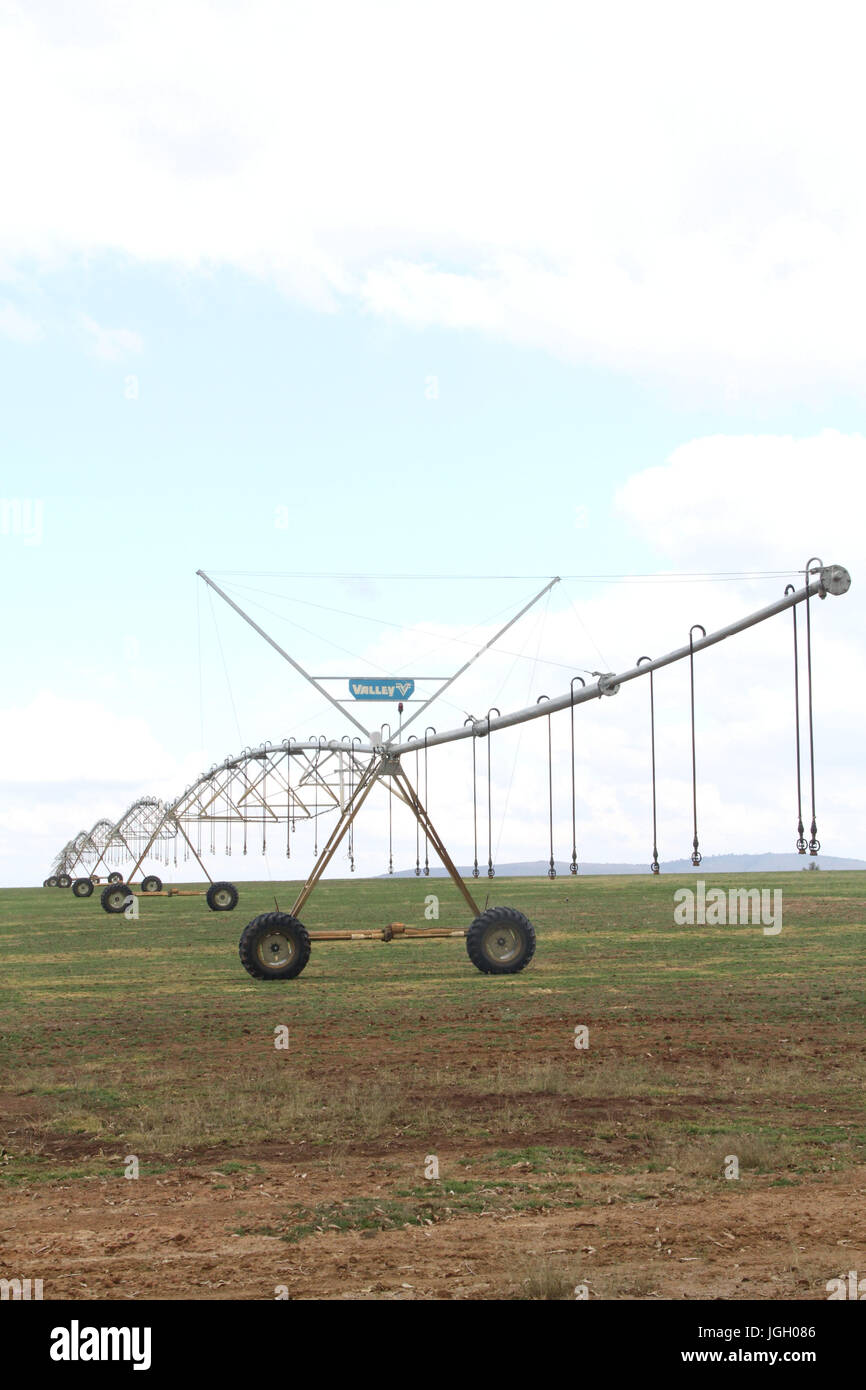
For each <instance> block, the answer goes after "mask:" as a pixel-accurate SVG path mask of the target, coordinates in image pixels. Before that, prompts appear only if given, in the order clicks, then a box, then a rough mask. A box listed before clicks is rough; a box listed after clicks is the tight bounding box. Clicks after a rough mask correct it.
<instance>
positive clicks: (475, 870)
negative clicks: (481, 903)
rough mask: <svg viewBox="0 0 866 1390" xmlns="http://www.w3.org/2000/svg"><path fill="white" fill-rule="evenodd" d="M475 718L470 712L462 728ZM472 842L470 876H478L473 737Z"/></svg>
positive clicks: (476, 800) (476, 793) (476, 791)
mask: <svg viewBox="0 0 866 1390" xmlns="http://www.w3.org/2000/svg"><path fill="white" fill-rule="evenodd" d="M474 723H475V720H474V719H473V718H472V715H471V714H470V715H469V716H468V717H467V718H466V719H464V721H463V725H464V728H465V726H466V725H467V724H474ZM472 844H473V849H474V856H475V857H474V859H473V861H472V877H473V878H477V877H478V783H477V776H476V762H475V739H474V738H473V740H472Z"/></svg>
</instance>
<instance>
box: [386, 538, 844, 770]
mask: <svg viewBox="0 0 866 1390" xmlns="http://www.w3.org/2000/svg"><path fill="white" fill-rule="evenodd" d="M813 572H814V571H813ZM850 587H851V576H850V575H849V573H848V571H847V570H846V569H844V568H843V567H842V566H841V565H824V566H822V567H821V569H820V570H819V571H818V577H817V578H816V579H813V580H811V581H810V582H809V583H808V584H806V585H805V587H804V588H802V589H798V590H797V591H796V592H795V593H793V594H786V595H785V596H784V597H783V598H780V599H777V601H776V602H775V603H771V604H768V605H767V607H766V608H760V609H759V610H758V611H757V612H756V613H750V614H749V615H748V616H747V617H745V618H740V619H739V620H738V621H737V622H735V623H729V624H728V626H727V627H722V628H719V630H718V631H717V632H711V633H709V634H708V635H707V636H706V637H701V638H698V640H697V641H692V640H690V641H689V645H688V646H686V647H678V648H677V650H676V651H673V652H668V653H667V655H666V656H660V657H657V658H656V660H655V661H649V662H645V663H644V664H643V665H639V666H632V667H631V669H630V670H628V671H623V672H621V673H620V674H614V672H612V671H611V672H608V673H607V674H601V673H599V672H597V671H595V672H593V675H596V676H597V677H598V679H597V680H596V682H595V683H594V684H593V685H588V686H586V687H585V688H581V689H580V690H577V691H574V690H571V691H568V692H567V693H566V694H564V695H557V696H555V697H554V698H553V699H551V700H550V701H549V702H548V703H545V704H543V705H530V706H529V708H527V709H521V710H514V711H513V712H512V713H511V714H503V715H500V716H499V717H498V718H496V719H492V720H491V719H490V718H489V717H488V718H485V719H478V720H476V721H475V722H474V723H473V724H471V725H468V726H467V727H465V728H461V729H446V730H444V731H443V732H442V733H441V734H434V735H433V736H432V737H431V738H430V739H429V740H428V747H430V748H432V747H433V746H434V745H435V744H440V743H456V742H457V741H458V740H459V739H464V738H484V737H486V736H487V735H489V734H490V733H493V732H495V731H496V730H497V729H507V728H510V727H511V726H512V725H514V724H523V723H525V722H526V721H527V720H529V719H543V718H546V717H547V715H549V714H556V713H557V711H558V710H563V709H568V708H569V707H570V706H572V705H580V704H583V703H584V702H585V701H587V700H597V699H599V698H600V697H601V696H602V695H615V694H616V693H617V691H618V690H619V688H620V686H622V685H625V683H626V681H633V680H637V679H638V677H639V676H645V675H647V674H648V673H649V672H650V671H658V670H660V669H661V667H663V666H671V665H673V663H674V662H676V661H683V660H684V659H685V658H686V657H692V656H694V653H695V652H699V651H703V649H704V648H705V647H712V646H715V645H716V643H718V642H724V641H725V639H726V638H728V637H733V636H734V635H735V634H736V633H738V632H744V631H745V630H746V629H747V628H750V627H755V626H756V625H757V624H758V623H763V622H766V621H767V619H768V618H774V617H775V616H776V615H777V614H778V613H784V612H785V611H786V609H788V608H793V607H794V606H795V604H798V603H804V602H805V601H806V600H808V599H810V598H813V597H814V596H815V595H816V594H817V595H818V596H819V597H821V598H825V597H826V596H827V594H834V595H838V594H845V593H847V592H848V589H849V588H850ZM807 611H808V610H807ZM388 750H389V752H391V753H393V754H395V755H397V756H398V757H399V756H400V755H401V754H402V753H405V752H407V751H408V745H407V744H402V743H399V744H394V743H389V744H388ZM371 751H375V750H371Z"/></svg>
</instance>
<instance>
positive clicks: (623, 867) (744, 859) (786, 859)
mask: <svg viewBox="0 0 866 1390" xmlns="http://www.w3.org/2000/svg"><path fill="white" fill-rule="evenodd" d="M555 862H556V873H557V877H564V878H568V877H570V865H569V864H568V862H567V861H566V860H562V861H560V860H556V861H555ZM810 864H818V865H820V867H821V868H822V869H825V870H830V869H860V870H864V869H866V859H840V858H837V857H835V856H834V855H832V854H819V855H817V856H816V857H814V858H813V857H812V856H811V855H808V854H806V855H803V854H797V853H796V852H794V853H792V854H707V855H705V856H704V858H703V860H702V862H701V865H700V867H699V868H697V869H696V868H695V867H694V866H693V864H692V862H691V860H690V859H669V860H667V861H666V862H665V863H660V866H659V867H660V869H661V872H662V873H663V874H773V873H775V874H779V873H790V872H791V871H792V870H797V869H807V868H808V866H809V865H810ZM578 867H579V873H580V874H582V875H584V876H585V875H587V874H648V873H649V872H650V867H649V861H647V862H646V863H645V864H583V863H581V864H579V866H578ZM479 868H480V871H481V877H482V878H486V877H487V866H486V865H485V864H482V865H479ZM495 868H496V877H497V878H546V876H547V870H548V860H546V859H536V860H534V861H532V862H527V863H521V864H497V865H495ZM460 873H461V874H462V875H463V876H464V878H470V877H471V875H472V866H471V865H463V866H462V867H461V869H460ZM429 876H430V878H447V873H446V871H445V869H443V868H441V867H440V866H439V865H437V866H436V868H435V869H434V868H433V866H432V865H431V866H430V875H429ZM379 877H380V878H391V877H393V878H414V877H415V870H414V869H400V870H399V872H397V873H394V874H393V875H391V874H380V875H379Z"/></svg>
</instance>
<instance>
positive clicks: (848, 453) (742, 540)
mask: <svg viewBox="0 0 866 1390" xmlns="http://www.w3.org/2000/svg"><path fill="white" fill-rule="evenodd" d="M615 508H616V510H617V511H618V512H619V514H620V515H621V516H623V517H625V518H626V519H627V520H628V522H629V524H630V525H631V526H632V528H633V529H634V530H635V531H636V532H638V533H639V534H640V535H641V536H642V537H643V539H644V540H646V541H648V542H650V543H651V544H652V545H653V547H654V548H655V549H656V550H657V551H658V553H659V555H660V556H663V557H664V558H665V560H667V561H668V562H669V563H670V564H671V566H672V567H675V568H678V569H693V568H695V567H698V566H699V567H700V568H701V569H726V570H731V569H736V568H739V567H741V566H742V567H749V568H757V569H773V568H777V567H790V568H795V567H797V565H798V563H799V566H800V567H801V568H802V567H803V566H805V564H806V561H807V560H808V559H809V558H810V557H811V556H812V555H815V554H816V553H817V554H820V557H821V559H823V560H824V562H825V564H837V563H838V564H843V565H844V564H847V565H848V567H849V568H853V567H854V563H855V561H856V560H857V559H858V558H859V557H861V556H862V555H863V554H864V545H863V527H862V517H863V513H864V509H866V437H864V436H863V435H861V434H850V435H846V434H841V433H840V432H839V431H838V430H823V431H822V432H821V433H820V434H818V435H813V436H811V437H809V438H805V439H796V438H794V437H792V436H791V435H737V436H730V435H716V436H712V437H709V438H704V439H695V440H691V441H690V442H689V443H687V444H682V445H681V446H680V447H679V448H678V449H675V450H674V452H673V453H672V454H671V456H670V458H669V459H668V460H667V461H666V462H665V463H664V464H661V465H659V466H658V467H653V468H647V469H645V470H644V471H643V472H641V473H636V474H634V475H633V476H632V477H631V478H629V479H628V481H627V482H626V483H625V484H624V485H623V486H622V487H621V488H620V489H619V490H618V492H617V494H616V497H615Z"/></svg>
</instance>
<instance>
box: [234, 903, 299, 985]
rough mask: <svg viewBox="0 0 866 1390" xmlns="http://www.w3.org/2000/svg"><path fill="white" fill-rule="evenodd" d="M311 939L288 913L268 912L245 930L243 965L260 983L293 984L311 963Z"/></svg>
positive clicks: (240, 949) (240, 947)
mask: <svg viewBox="0 0 866 1390" xmlns="http://www.w3.org/2000/svg"><path fill="white" fill-rule="evenodd" d="M310 949H311V948H310V936H309V933H308V931H307V929H306V927H305V926H303V924H302V923H301V922H299V921H298V919H297V917H292V916H290V915H289V913H288V912H264V913H262V915H261V916H260V917H254V918H253V920H252V921H251V922H249V923H248V924H247V926H246V927H244V930H243V932H242V934H241V939H240V942H239V944H238V955H239V956H240V958H241V964H242V965H243V967H244V970H246V971H247V972H248V973H249V974H250V975H252V976H253V978H254V979H256V980H293V979H294V978H295V976H296V975H300V973H301V971H302V970H303V968H304V966H305V965H306V964H307V961H308V960H309V959H310Z"/></svg>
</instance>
